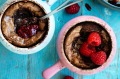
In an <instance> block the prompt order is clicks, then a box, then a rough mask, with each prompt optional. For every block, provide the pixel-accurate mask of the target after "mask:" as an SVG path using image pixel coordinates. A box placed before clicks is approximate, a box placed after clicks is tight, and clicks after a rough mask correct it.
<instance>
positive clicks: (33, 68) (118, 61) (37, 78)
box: [0, 0, 120, 79]
mask: <svg viewBox="0 0 120 79" xmlns="http://www.w3.org/2000/svg"><path fill="white" fill-rule="evenodd" d="M63 1H65V0H57V2H56V3H55V4H54V5H52V7H51V9H52V10H54V9H55V8H56V7H57V6H59V5H60V4H62V3H63ZM4 2H5V0H0V6H2V5H3V3H4ZM86 3H88V4H89V5H90V6H91V10H90V11H89V10H87V9H86V7H85V4H86ZM79 5H80V6H81V9H80V11H79V13H78V14H75V15H70V14H67V13H66V12H65V11H64V10H62V11H60V12H58V13H56V14H55V15H54V16H55V21H56V29H55V33H54V36H53V38H52V40H51V41H50V43H49V44H48V45H47V46H46V47H45V48H44V49H43V50H41V51H39V52H37V53H36V54H32V55H18V54H14V53H12V52H10V51H9V50H7V49H6V48H5V47H3V45H2V44H0V79H43V78H42V71H43V70H45V69H47V68H49V67H51V66H52V65H53V64H55V63H56V62H57V61H58V60H59V57H58V54H57V51H56V40H57V37H58V34H59V32H60V30H61V28H62V27H63V25H64V24H65V23H66V22H68V21H69V20H70V19H72V18H74V17H76V16H82V15H92V16H97V17H99V18H101V19H103V20H105V21H106V22H107V23H108V24H109V25H110V26H111V27H112V28H113V30H114V32H115V35H116V38H117V53H116V56H115V58H114V60H113V62H112V63H111V64H110V66H109V67H107V68H106V69H105V70H103V71H102V72H100V73H97V74H95V75H89V76H85V75H84V76H83V75H78V74H75V73H73V72H71V71H70V70H68V69H67V68H65V69H63V70H62V71H60V72H59V73H57V74H56V75H55V76H53V77H52V79H63V77H64V76H66V75H70V76H73V77H74V79H120V37H119V36H120V12H118V11H115V10H111V9H109V8H107V7H105V6H103V5H101V4H99V3H98V2H97V0H84V1H83V2H82V3H80V4H79ZM66 17H67V18H66Z"/></svg>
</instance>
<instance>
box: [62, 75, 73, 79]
mask: <svg viewBox="0 0 120 79" xmlns="http://www.w3.org/2000/svg"><path fill="white" fill-rule="evenodd" d="M64 79H74V78H73V77H71V76H65V78H64Z"/></svg>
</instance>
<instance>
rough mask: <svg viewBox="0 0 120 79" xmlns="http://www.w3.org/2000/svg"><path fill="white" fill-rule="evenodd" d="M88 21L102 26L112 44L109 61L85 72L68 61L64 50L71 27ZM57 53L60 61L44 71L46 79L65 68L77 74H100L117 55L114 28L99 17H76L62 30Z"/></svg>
mask: <svg viewBox="0 0 120 79" xmlns="http://www.w3.org/2000/svg"><path fill="white" fill-rule="evenodd" d="M86 21H88V22H95V23H97V24H99V25H101V26H102V27H103V28H104V29H105V30H106V31H107V32H108V34H109V35H110V38H111V42H112V49H111V53H110V55H109V57H108V59H107V60H106V62H105V63H104V64H103V65H101V66H99V67H98V68H95V69H89V70H83V69H81V68H78V67H76V66H74V65H72V64H71V63H70V62H69V61H68V59H67V57H66V56H65V53H64V48H63V42H64V38H65V35H66V33H67V32H68V30H69V29H70V28H71V27H73V26H74V25H76V24H77V23H81V22H86ZM57 51H58V55H59V58H60V60H59V61H58V62H57V63H56V64H55V65H53V66H52V67H50V68H48V69H46V70H45V71H43V77H44V79H50V78H51V77H52V76H53V75H54V74H56V73H57V72H58V71H60V70H62V69H63V68H68V69H70V70H71V71H73V72H75V73H77V74H81V75H90V74H95V73H97V72H100V71H102V70H103V69H105V68H106V67H107V66H108V65H109V64H110V62H111V61H112V60H113V58H114V55H115V53H116V37H115V34H114V32H113V30H112V28H111V27H110V26H109V25H108V24H107V23H106V22H104V21H103V20H101V19H99V18H97V17H94V16H79V17H76V18H74V19H72V20H70V21H69V22H68V23H67V24H65V26H64V27H63V28H62V30H61V32H60V34H59V37H58V40H57Z"/></svg>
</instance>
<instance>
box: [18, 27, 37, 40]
mask: <svg viewBox="0 0 120 79" xmlns="http://www.w3.org/2000/svg"><path fill="white" fill-rule="evenodd" d="M38 30H39V26H38V25H29V26H21V27H20V28H19V29H18V30H17V33H18V35H19V36H20V37H22V38H30V37H32V36H33V35H35V34H36V33H37V31H38Z"/></svg>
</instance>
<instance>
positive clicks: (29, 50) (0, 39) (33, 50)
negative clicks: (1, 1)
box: [0, 0, 55, 55]
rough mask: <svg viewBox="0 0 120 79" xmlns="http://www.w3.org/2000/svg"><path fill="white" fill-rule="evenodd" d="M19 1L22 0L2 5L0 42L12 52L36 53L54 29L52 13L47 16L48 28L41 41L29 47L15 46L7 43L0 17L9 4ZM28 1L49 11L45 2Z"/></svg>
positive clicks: (51, 35) (46, 41)
mask: <svg viewBox="0 0 120 79" xmlns="http://www.w3.org/2000/svg"><path fill="white" fill-rule="evenodd" d="M20 1H22V0H16V1H12V2H9V3H6V4H5V6H3V10H2V11H1V15H0V42H1V43H2V45H3V46H4V47H6V48H7V49H9V50H10V51H12V52H14V53H17V54H24V55H25V54H33V53H36V52H38V51H40V50H42V49H43V48H44V47H46V45H48V43H49V42H50V40H51V39H52V37H53V34H54V31H55V20H54V16H53V15H52V16H50V17H49V21H48V22H49V23H48V27H49V30H48V33H47V35H46V37H45V38H44V40H43V41H42V42H41V43H38V44H36V45H35V46H33V47H30V48H21V47H17V46H15V45H13V44H11V43H9V42H8V41H7V39H6V38H5V37H4V35H3V33H2V29H1V19H2V17H3V14H4V12H5V11H6V9H7V8H9V6H11V5H12V4H14V3H17V2H20ZM29 1H30V2H32V3H35V4H37V5H38V6H40V7H41V8H43V10H44V12H45V13H46V14H47V13H49V12H51V10H50V6H49V5H47V3H45V2H43V1H40V0H29Z"/></svg>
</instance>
